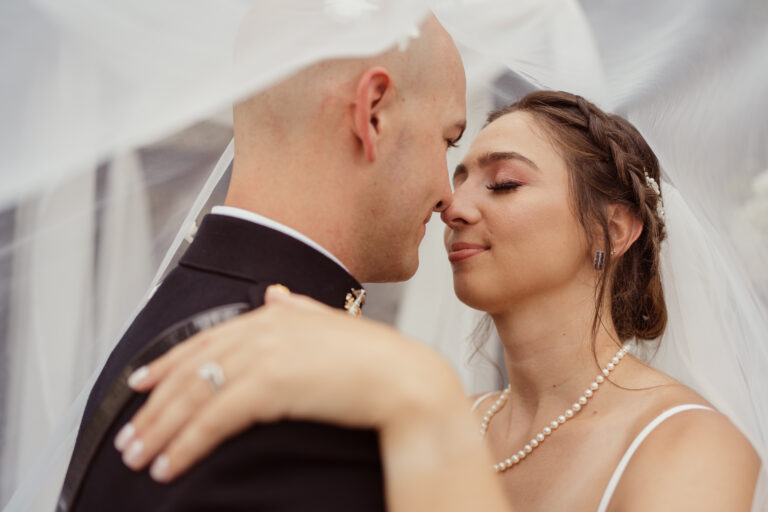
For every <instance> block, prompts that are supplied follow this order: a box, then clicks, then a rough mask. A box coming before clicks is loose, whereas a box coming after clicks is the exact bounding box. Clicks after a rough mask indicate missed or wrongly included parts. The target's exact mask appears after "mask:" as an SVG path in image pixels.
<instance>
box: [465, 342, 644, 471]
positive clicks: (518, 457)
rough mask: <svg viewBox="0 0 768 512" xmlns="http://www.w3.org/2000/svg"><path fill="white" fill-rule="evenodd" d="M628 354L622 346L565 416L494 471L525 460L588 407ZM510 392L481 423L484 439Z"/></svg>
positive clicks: (552, 423) (627, 348)
mask: <svg viewBox="0 0 768 512" xmlns="http://www.w3.org/2000/svg"><path fill="white" fill-rule="evenodd" d="M627 352H629V345H624V346H622V347H621V349H620V350H619V351H618V352H617V353H616V355H615V356H613V358H612V359H611V361H610V362H609V363H608V364H607V365H606V366H605V368H603V371H602V375H598V376H597V377H595V380H594V381H593V382H592V383H591V384H590V385H589V387H588V388H587V389H586V390H585V391H584V394H583V395H581V396H580V397H579V399H578V400H576V402H574V404H573V405H571V407H570V408H568V409H566V410H565V412H564V413H563V414H561V415H560V416H558V417H557V418H555V419H554V420H552V421H551V422H550V423H549V425H547V426H546V427H544V428H543V429H541V431H540V432H539V433H538V434H536V436H535V437H534V438H533V439H531V440H530V441H529V442H528V444H526V445H525V446H523V448H522V449H521V450H520V451H518V452H517V453H515V454H514V455H512V456H510V457H507V458H506V459H504V460H502V461H501V462H499V463H498V464H494V465H493V469H494V471H496V472H497V473H503V472H504V471H506V470H508V469H509V468H511V467H513V466H515V465H517V464H519V463H520V461H522V460H523V459H525V458H526V457H527V456H528V455H529V454H531V453H532V452H533V450H535V449H536V448H537V447H538V446H539V445H540V444H541V443H543V442H544V440H545V439H546V438H547V437H549V436H550V435H552V432H554V431H555V430H557V429H558V428H559V427H560V425H562V424H563V423H565V422H566V421H568V420H569V419H571V418H573V417H574V416H575V415H576V414H577V413H578V412H579V411H580V410H581V409H582V408H583V407H584V406H585V405H587V402H588V401H589V399H590V398H592V396H594V394H595V392H596V391H597V390H598V388H599V387H600V384H602V383H603V382H605V378H606V377H607V376H608V375H610V374H611V372H612V371H613V370H615V369H616V365H618V364H619V361H621V360H622V359H623V358H624V356H625V355H627ZM510 391H511V387H510V386H507V387H506V388H504V391H502V392H501V395H499V398H498V400H496V402H494V404H493V405H492V406H491V408H490V409H489V410H488V412H487V413H486V414H485V416H484V417H483V421H482V422H481V423H480V435H481V436H482V437H485V433H486V432H487V431H488V424H489V423H490V422H491V419H492V418H493V417H494V416H495V415H496V413H498V412H499V411H500V410H501V409H502V407H504V404H505V403H506V402H507V398H509V393H510Z"/></svg>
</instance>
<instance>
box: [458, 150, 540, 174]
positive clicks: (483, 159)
mask: <svg viewBox="0 0 768 512" xmlns="http://www.w3.org/2000/svg"><path fill="white" fill-rule="evenodd" d="M504 160H519V161H521V162H523V163H525V164H528V165H529V166H531V167H532V168H533V169H535V170H537V171H538V170H539V167H538V166H537V165H536V164H535V163H534V161H533V160H531V159H530V158H528V157H526V156H523V155H521V154H520V153H518V152H517V151H494V152H491V153H486V154H484V155H482V156H480V157H479V158H478V159H477V163H478V165H480V167H487V166H489V165H491V164H493V163H496V162H501V161H504ZM456 170H457V171H458V167H457V168H456ZM464 171H466V168H465V169H464ZM454 176H455V175H454Z"/></svg>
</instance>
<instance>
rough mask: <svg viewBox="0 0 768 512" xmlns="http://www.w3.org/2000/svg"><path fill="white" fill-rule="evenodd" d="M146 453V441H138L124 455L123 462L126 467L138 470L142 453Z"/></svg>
mask: <svg viewBox="0 0 768 512" xmlns="http://www.w3.org/2000/svg"><path fill="white" fill-rule="evenodd" d="M143 451H144V441H142V440H141V439H137V440H135V441H134V442H132V443H131V445H130V446H129V447H128V449H127V450H126V451H125V452H124V453H123V462H124V463H125V465H126V466H128V467H129V468H132V469H136V468H137V467H138V465H139V462H140V458H141V452H143Z"/></svg>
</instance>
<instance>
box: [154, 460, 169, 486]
mask: <svg viewBox="0 0 768 512" xmlns="http://www.w3.org/2000/svg"><path fill="white" fill-rule="evenodd" d="M170 469H171V461H170V459H169V458H168V456H167V455H160V456H159V457H157V458H156V459H155V462H153V463H152V467H150V468H149V476H151V477H152V479H153V480H155V481H157V482H165V481H166V480H167V479H168V473H169V470H170Z"/></svg>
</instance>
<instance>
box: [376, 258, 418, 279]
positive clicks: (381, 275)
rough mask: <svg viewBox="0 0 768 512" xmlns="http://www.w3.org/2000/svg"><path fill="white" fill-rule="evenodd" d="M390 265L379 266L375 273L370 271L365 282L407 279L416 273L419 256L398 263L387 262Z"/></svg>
mask: <svg viewBox="0 0 768 512" xmlns="http://www.w3.org/2000/svg"><path fill="white" fill-rule="evenodd" d="M389 263H390V265H388V266H386V267H379V268H378V269H377V271H376V272H375V273H372V274H371V276H370V279H366V280H365V282H366V283H399V282H402V281H407V280H409V279H410V278H412V277H413V276H414V274H416V271H417V270H418V268H419V258H418V256H416V257H415V258H412V259H409V260H408V261H404V262H402V263H401V264H400V265H393V264H392V263H393V262H389Z"/></svg>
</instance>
